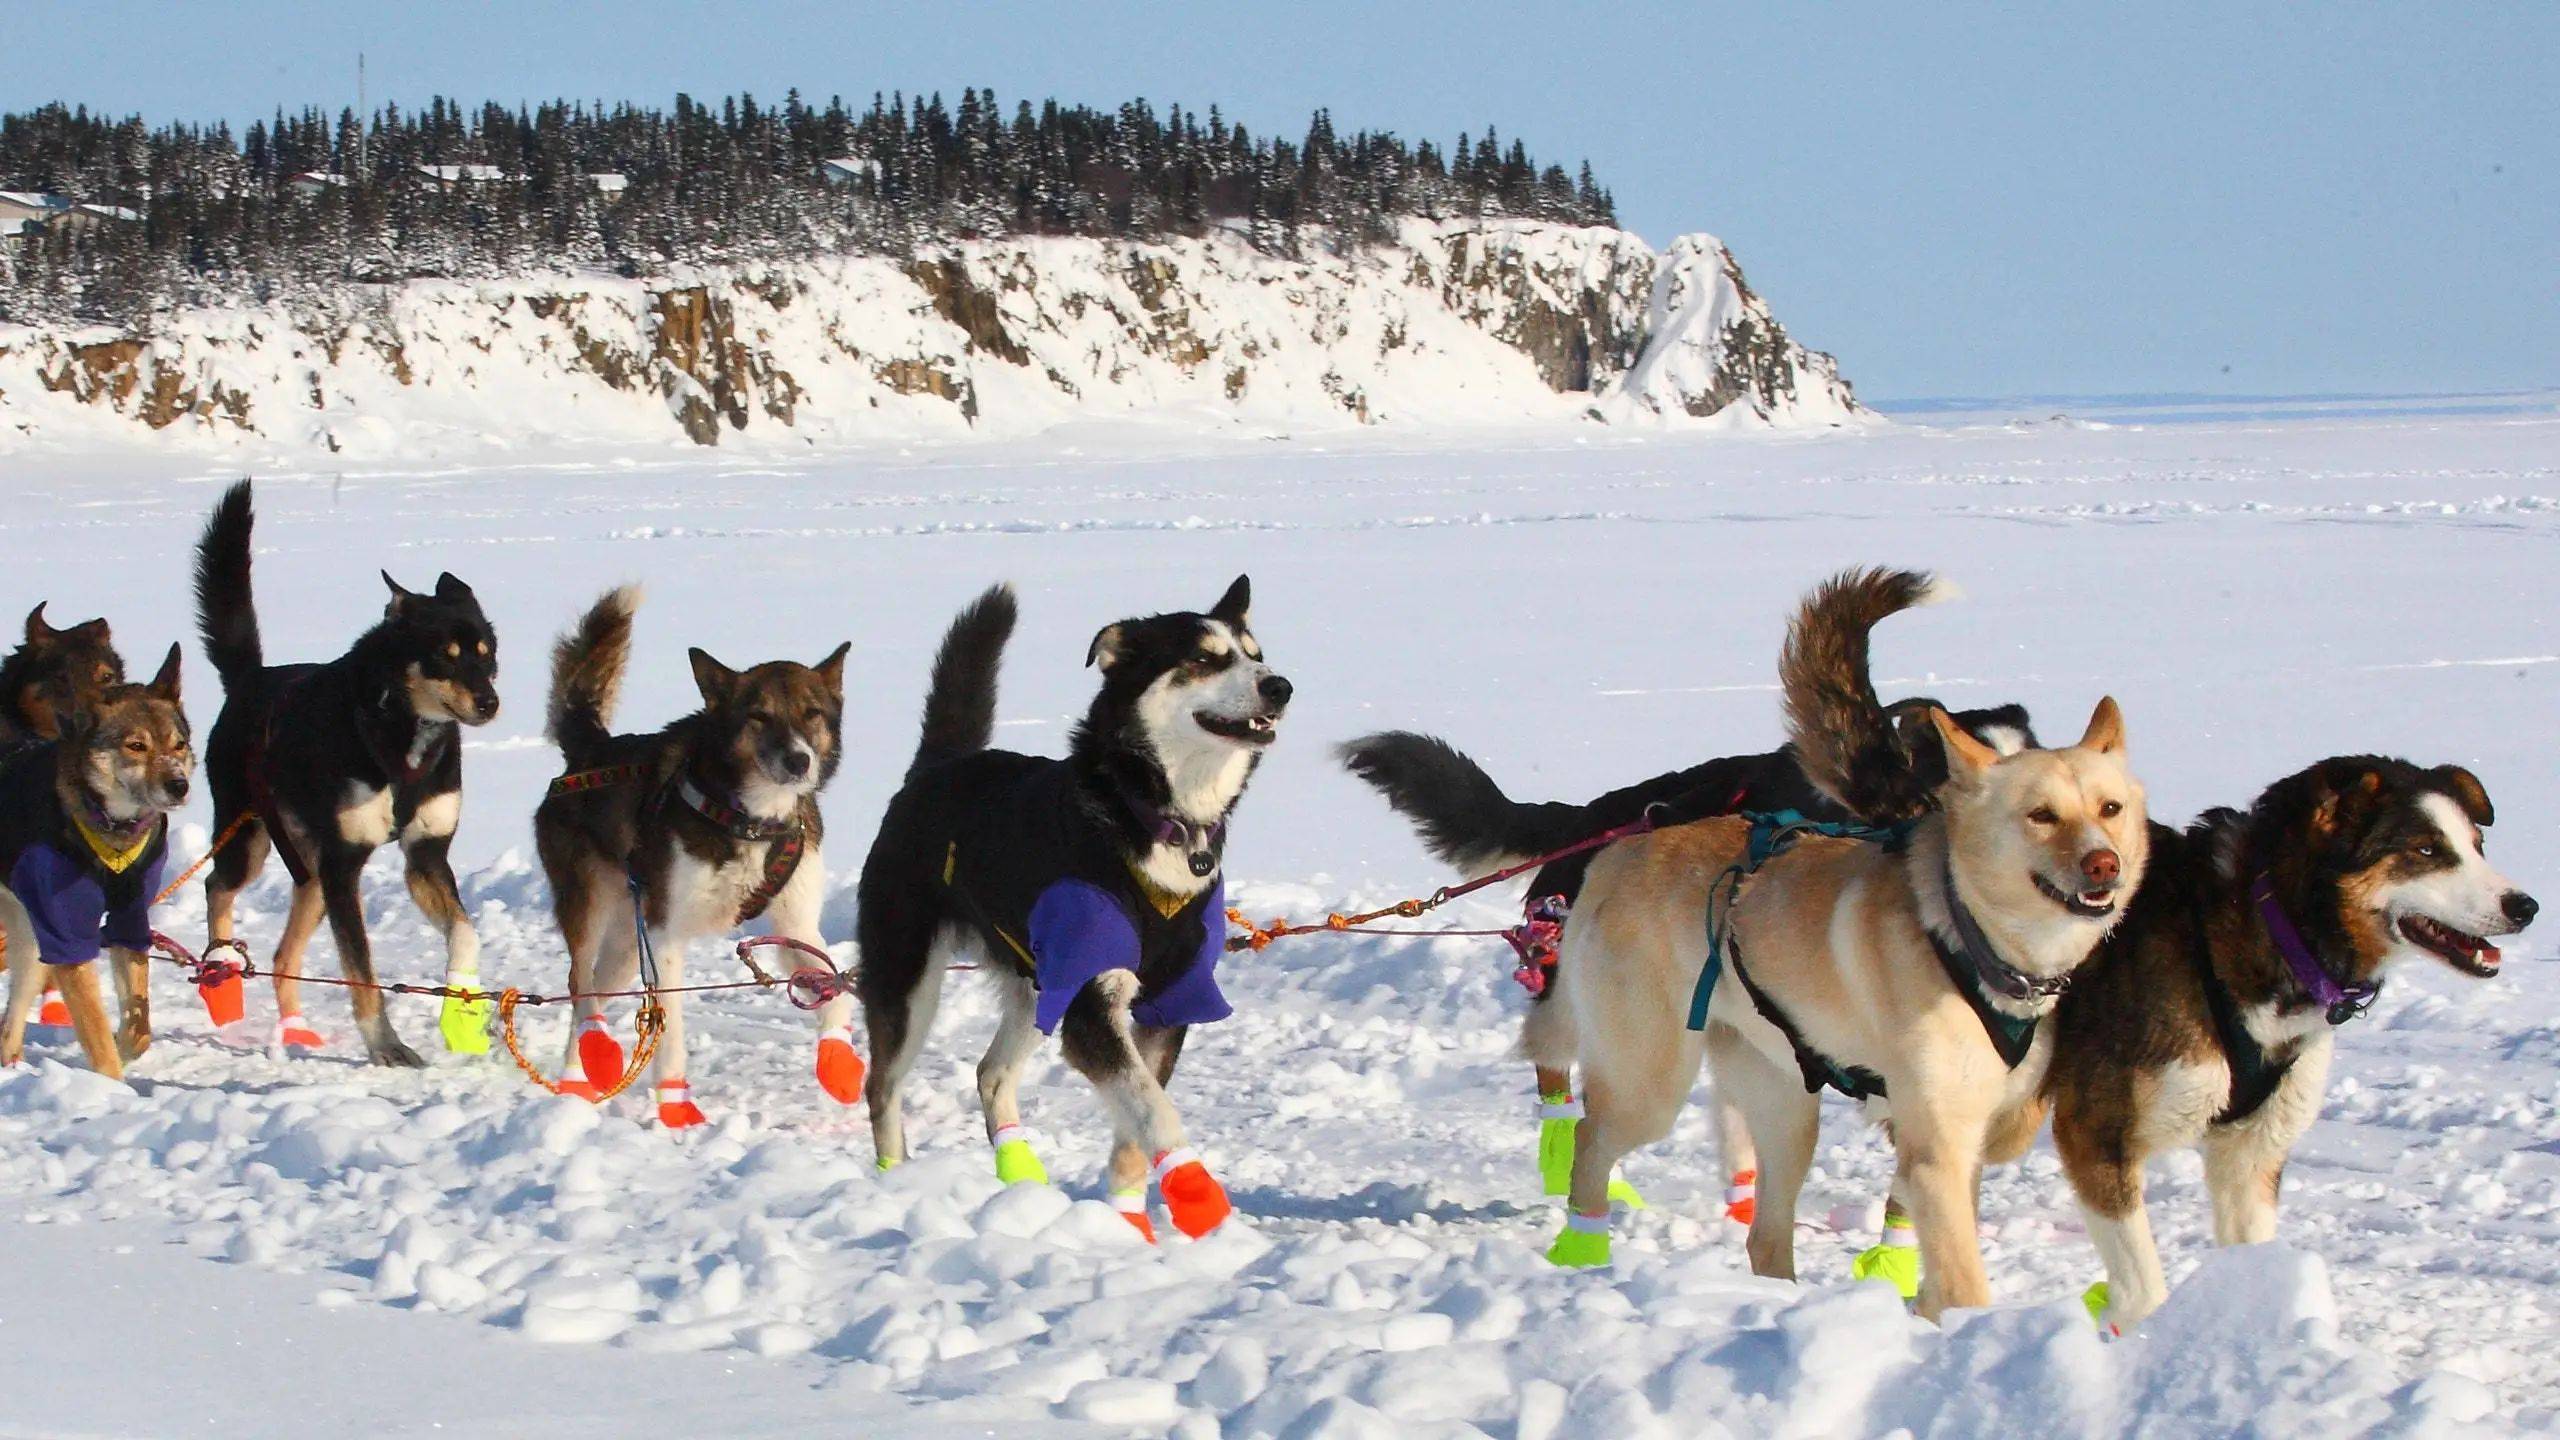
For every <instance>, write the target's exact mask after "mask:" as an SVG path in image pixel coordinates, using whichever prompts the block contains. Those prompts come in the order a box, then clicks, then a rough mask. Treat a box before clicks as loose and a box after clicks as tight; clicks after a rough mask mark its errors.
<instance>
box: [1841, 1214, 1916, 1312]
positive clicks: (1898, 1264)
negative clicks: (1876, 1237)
mask: <svg viewBox="0 0 2560 1440" xmlns="http://www.w3.org/2000/svg"><path fill="white" fill-rule="evenodd" d="M1849 1274H1850V1275H1851V1276H1852V1277H1853V1278H1856V1279H1859V1280H1882V1281H1883V1282H1885V1283H1886V1284H1888V1285H1891V1286H1892V1287H1893V1290H1894V1293H1895V1294H1897V1295H1900V1296H1901V1297H1902V1298H1903V1299H1904V1300H1905V1301H1906V1302H1908V1301H1912V1300H1917V1299H1919V1298H1920V1245H1919V1240H1918V1237H1916V1236H1914V1235H1913V1234H1912V1233H1911V1227H1910V1226H1909V1225H1908V1224H1903V1225H1896V1224H1894V1223H1893V1220H1892V1219H1891V1218H1887V1219H1886V1221H1885V1226H1884V1239H1883V1240H1882V1241H1880V1242H1878V1243H1876V1244H1874V1245H1870V1246H1868V1247H1867V1248H1866V1249H1864V1250H1861V1251H1859V1252H1858V1258H1857V1259H1855V1260H1852V1261H1850V1262H1849Z"/></svg>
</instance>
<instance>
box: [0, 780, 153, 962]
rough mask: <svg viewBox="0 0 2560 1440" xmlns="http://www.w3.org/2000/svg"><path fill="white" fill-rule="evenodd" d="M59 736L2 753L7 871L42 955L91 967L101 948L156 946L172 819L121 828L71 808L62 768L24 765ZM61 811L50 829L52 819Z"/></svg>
mask: <svg viewBox="0 0 2560 1440" xmlns="http://www.w3.org/2000/svg"><path fill="white" fill-rule="evenodd" d="M50 749H51V746H50V744H47V745H43V746H36V747H29V748H25V749H19V750H15V751H12V752H10V754H9V755H8V756H6V757H5V758H0V875H5V876H6V877H7V881H8V886H9V892H10V893H11V894H13V895H15V896H17V897H18V903H19V904H20V905H22V906H24V907H25V909H26V912H27V918H28V919H29V920H30V921H31V922H32V923H33V924H34V927H35V932H36V955H37V957H38V958H39V959H41V960H43V961H44V963H45V964H47V965H85V964H87V963H89V962H90V961H92V960H95V959H97V958H98V955H99V952H100V951H102V950H104V949H105V948H107V947H108V946H113V947H115V948H117V949H119V950H148V949H150V948H151V897H152V896H154V895H156V894H158V893H159V891H160V872H161V870H162V869H163V868H164V867H165V866H166V865H167V863H168V857H169V844H168V837H169V820H168V817H167V816H165V815H159V816H154V817H153V818H152V821H151V823H150V824H148V825H145V826H141V827H138V828H137V829H136V830H135V831H133V832H132V833H130V834H127V833H121V832H120V831H119V830H118V828H117V827H116V826H114V825H113V824H112V823H111V822H109V821H108V820H107V819H106V817H104V816H97V817H95V823H93V822H92V820H91V818H88V817H83V816H81V815H79V814H77V813H74V812H70V811H65V810H63V809H62V808H61V806H60V804H59V802H58V800H56V798H55V797H54V796H53V795H52V793H51V792H52V788H53V768H52V766H50V765H43V764H35V765H30V764H24V763H20V762H22V761H24V760H26V759H28V758H30V757H33V756H34V755H35V754H36V752H37V751H38V750H45V751H48V752H49V751H50ZM47 815H54V816H58V817H59V823H58V825H57V826H56V827H55V828H54V829H53V830H52V832H51V833H50V834H47V833H43V832H42V831H41V830H40V829H38V828H37V827H38V826H40V825H41V824H42V817H45V816H47Z"/></svg>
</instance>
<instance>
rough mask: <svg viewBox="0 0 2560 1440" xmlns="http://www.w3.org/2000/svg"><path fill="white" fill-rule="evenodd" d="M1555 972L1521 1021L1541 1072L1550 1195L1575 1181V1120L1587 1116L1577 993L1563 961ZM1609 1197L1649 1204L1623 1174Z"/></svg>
mask: <svg viewBox="0 0 2560 1440" xmlns="http://www.w3.org/2000/svg"><path fill="white" fill-rule="evenodd" d="M1552 974H1553V976H1554V978H1553V979H1552V980H1551V981H1550V983H1549V985H1548V987H1547V993H1546V994H1545V995H1544V996H1542V997H1540V998H1539V999H1538V1000H1537V1001H1536V1002H1535V1003H1533V1004H1531V1005H1530V1007H1529V1014H1528V1016H1527V1018H1525V1019H1523V1020H1522V1021H1521V1022H1520V1053H1521V1054H1522V1055H1524V1056H1527V1057H1528V1060H1529V1063H1530V1065H1531V1066H1532V1067H1534V1068H1535V1069H1536V1071H1537V1078H1538V1105H1537V1112H1536V1113H1537V1117H1538V1180H1539V1184H1540V1185H1541V1186H1542V1187H1543V1188H1544V1189H1545V1191H1546V1193H1548V1194H1549V1195H1562V1194H1564V1193H1566V1192H1567V1191H1568V1190H1570V1189H1571V1188H1572V1186H1573V1135H1574V1125H1575V1122H1577V1121H1579V1120H1580V1119H1581V1118H1582V1105H1581V1103H1580V1102H1579V1101H1577V1100H1575V1099H1574V1095H1573V1061H1574V1053H1573V1052H1574V1045H1575V1042H1576V1027H1575V1024H1574V1015H1573V993H1572V989H1571V987H1570V986H1568V985H1567V984H1566V982H1565V971H1564V967H1563V966H1561V965H1559V966H1557V967H1556V968H1555V970H1554V971H1553V972H1552ZM1609 1198H1610V1199H1611V1200H1614V1201H1616V1202H1618V1203H1619V1204H1622V1205H1625V1206H1627V1207H1628V1208H1630V1209H1635V1210H1641V1209H1643V1208H1644V1197H1643V1196H1642V1195H1639V1194H1637V1193H1636V1187H1635V1186H1633V1185H1631V1184H1629V1183H1627V1181H1626V1179H1625V1177H1623V1176H1615V1175H1613V1176H1611V1177H1610V1179H1609Z"/></svg>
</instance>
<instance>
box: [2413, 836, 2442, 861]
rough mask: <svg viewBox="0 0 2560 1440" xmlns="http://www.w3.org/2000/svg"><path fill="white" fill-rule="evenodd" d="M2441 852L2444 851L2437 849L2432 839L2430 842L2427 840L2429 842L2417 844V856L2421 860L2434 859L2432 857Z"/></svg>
mask: <svg viewBox="0 0 2560 1440" xmlns="http://www.w3.org/2000/svg"><path fill="white" fill-rule="evenodd" d="M2443 853H2444V852H2443V851H2442V850H2440V849H2438V848H2437V847H2436V845H2435V844H2434V843H2433V842H2432V841H2431V842H2429V843H2427V844H2424V845H2421V846H2419V847H2418V851H2417V854H2418V858H2419V859H2421V860H2433V859H2434V858H2436V857H2437V856H2438V855H2441V854H2443Z"/></svg>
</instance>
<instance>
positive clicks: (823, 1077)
mask: <svg viewBox="0 0 2560 1440" xmlns="http://www.w3.org/2000/svg"><path fill="white" fill-rule="evenodd" d="M818 1088H819V1089H821V1090H824V1091H826V1092H827V1095H828V1096H829V1097H830V1098H831V1099H833V1100H834V1101H835V1102H836V1103H837V1104H839V1105H850V1104H852V1103H853V1102H855V1101H857V1100H859V1099H861V1098H862V1056H861V1054H860V1053H859V1052H857V1051H856V1050H855V1049H854V1048H853V1032H852V1031H851V1030H844V1029H836V1030H830V1031H828V1032H827V1033H826V1034H824V1035H821V1036H819V1037H818Z"/></svg>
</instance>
